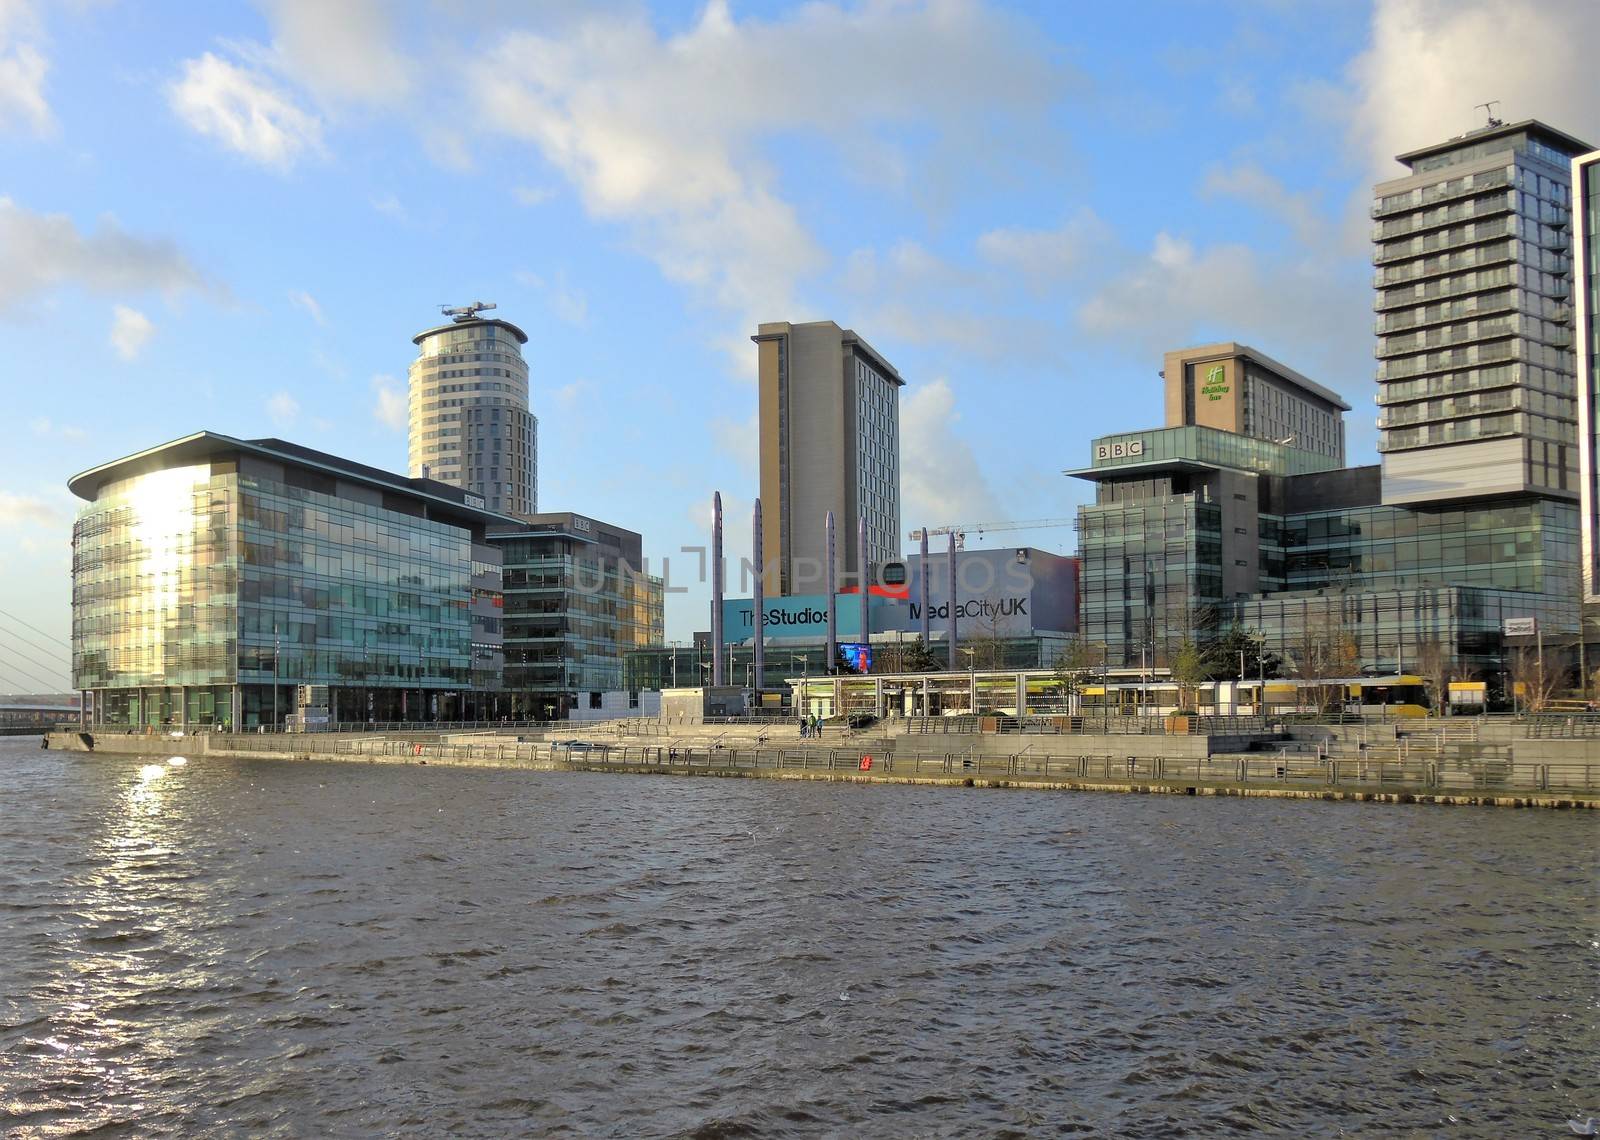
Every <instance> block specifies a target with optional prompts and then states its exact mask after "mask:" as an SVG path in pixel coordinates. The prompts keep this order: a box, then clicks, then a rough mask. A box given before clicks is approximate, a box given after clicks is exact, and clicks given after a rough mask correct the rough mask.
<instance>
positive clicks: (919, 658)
mask: <svg viewBox="0 0 1600 1140" xmlns="http://www.w3.org/2000/svg"><path fill="white" fill-rule="evenodd" d="M945 664H946V662H945V660H944V659H943V658H942V657H940V656H939V655H938V654H936V653H934V652H933V650H931V649H929V648H928V647H927V646H926V645H924V644H923V643H922V635H921V634H918V635H917V639H916V640H915V641H913V642H912V643H911V644H909V645H907V646H905V648H904V649H903V650H902V651H901V654H900V665H901V668H902V669H904V670H905V671H906V672H907V673H937V672H939V671H940V670H941V669H943V668H944V667H945Z"/></svg>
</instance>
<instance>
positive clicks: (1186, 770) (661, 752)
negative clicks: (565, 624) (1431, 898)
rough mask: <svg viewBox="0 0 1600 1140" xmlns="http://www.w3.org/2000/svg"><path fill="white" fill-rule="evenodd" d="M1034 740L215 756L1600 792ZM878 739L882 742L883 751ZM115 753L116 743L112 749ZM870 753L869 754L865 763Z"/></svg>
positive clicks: (292, 747) (1374, 751)
mask: <svg viewBox="0 0 1600 1140" xmlns="http://www.w3.org/2000/svg"><path fill="white" fill-rule="evenodd" d="M1041 744H1042V742H1040V741H1033V742H1031V743H1029V744H1027V745H1026V746H1025V747H1022V748H1020V749H1019V750H1017V751H1015V752H1013V753H1011V754H1009V755H983V754H980V753H979V752H978V746H977V743H976V742H974V743H973V745H972V746H971V747H970V748H968V749H967V750H966V751H964V752H957V751H935V750H916V751H912V752H894V751H891V750H889V749H888V747H887V742H886V741H879V742H876V744H868V745H866V746H860V747H854V748H850V747H837V746H835V747H823V746H821V743H820V742H818V743H816V744H812V745H810V746H793V747H791V746H784V745H777V746H775V745H773V744H770V743H763V742H756V741H750V740H747V739H746V740H735V741H732V742H729V743H722V742H720V741H712V742H708V741H705V740H704V739H700V740H694V741H688V742H684V743H678V742H664V743H661V744H639V743H627V744H609V743H603V742H598V743H597V742H584V743H581V744H579V745H577V746H573V745H569V744H566V743H551V742H548V741H520V740H516V739H508V738H504V737H500V736H497V735H486V736H485V737H484V738H483V740H482V741H481V742H480V741H476V740H474V741H465V742H464V741H449V742H447V741H444V740H437V739H435V740H414V739H396V738H382V737H375V736H370V735H364V734H363V735H352V736H334V735H331V734H328V735H324V734H317V733H312V734H304V733H292V734H291V733H282V734H272V735H261V734H257V733H234V734H221V733H218V734H213V735H212V738H211V739H210V740H209V741H208V746H209V748H210V750H211V751H212V753H213V754H218V755H227V754H235V755H247V756H248V755H252V754H258V753H260V754H265V753H277V754H282V753H285V752H289V753H292V754H294V755H297V756H328V757H330V758H331V757H339V758H341V759H353V758H357V757H371V758H373V759H378V758H386V759H394V760H400V759H404V760H411V761H417V762H426V761H429V760H439V761H444V762H454V763H466V764H474V763H477V764H490V765H504V766H516V767H543V768H550V767H560V768H568V769H574V770H600V771H612V770H618V771H622V770H633V771H649V770H658V769H659V770H669V771H670V770H675V769H698V770H702V771H707V772H723V771H726V772H739V771H753V770H764V769H772V770H792V771H798V772H809V771H831V772H845V771H856V772H871V773H876V774H883V775H893V776H913V777H915V776H934V775H938V776H948V777H957V778H972V779H979V778H982V779H1019V778H1020V779H1023V780H1038V781H1042V782H1052V781H1062V782H1072V781H1078V782H1090V783H1093V782H1108V783H1116V784H1125V783H1151V784H1165V785H1168V786H1175V787H1179V788H1184V789H1187V788H1189V787H1195V788H1199V787H1201V786H1224V785H1226V786H1235V785H1252V784H1254V785H1263V786H1273V787H1287V788H1301V789H1316V788H1328V789H1333V788H1341V789H1373V790H1394V791H1409V792H1418V793H1422V794H1427V793H1429V792H1445V793H1448V792H1452V791H1475V792H1506V793H1518V792H1523V793H1525V792H1556V793H1567V792H1571V793H1594V792H1600V762H1597V763H1588V762H1582V761H1573V762H1549V763H1545V762H1532V761H1517V760H1513V759H1511V757H1510V755H1509V749H1507V750H1505V754H1502V755H1484V756H1477V757H1473V758H1460V757H1449V756H1444V755H1442V754H1438V753H1436V752H1434V751H1433V750H1431V749H1430V748H1428V747H1425V746H1418V745H1416V744H1414V743H1413V741H1412V740H1411V739H1405V738H1402V739H1400V740H1398V741H1395V742H1393V743H1391V744H1388V745H1385V746H1382V747H1368V748H1366V749H1365V750H1364V751H1363V752H1361V753H1360V754H1359V755H1356V756H1337V757H1336V756H1332V755H1324V754H1322V752H1321V750H1320V749H1319V750H1318V752H1316V753H1314V754H1309V755H1308V754H1305V753H1298V752H1288V751H1285V752H1280V753H1276V754H1274V753H1251V754H1248V755H1232V756H1209V757H1159V756H1155V757H1152V756H1127V755H1118V754H1116V753H1105V754H1096V755H1088V756H1051V755H1047V754H1044V753H1043V752H1037V753H1036V751H1035V748H1036V746H1039V745H1041ZM879 746H883V747H882V750H881V751H877V750H874V749H877V748H878V747H879ZM106 750H107V751H114V750H115V749H114V746H111V747H109V748H107V749H106ZM869 760H870V763H869V762H868V761H869Z"/></svg>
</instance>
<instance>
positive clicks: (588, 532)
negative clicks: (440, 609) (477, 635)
mask: <svg viewBox="0 0 1600 1140" xmlns="http://www.w3.org/2000/svg"><path fill="white" fill-rule="evenodd" d="M489 541H490V542H491V543H493V544H494V545H495V547H496V548H497V550H498V551H499V552H500V553H501V555H502V561H503V567H504V589H505V653H506V657H505V662H506V664H505V681H504V684H505V692H506V702H507V707H508V711H509V713H510V715H513V716H516V717H519V718H525V719H533V720H556V719H565V718H566V717H567V716H568V715H569V714H570V713H571V712H572V711H573V710H574V709H599V708H601V707H602V702H603V694H605V693H607V692H617V691H620V690H622V689H623V688H625V687H626V684H627V680H626V678H625V676H624V669H623V659H624V655H625V654H627V653H629V652H630V651H633V650H637V649H641V648H643V647H645V646H651V645H660V644H661V643H662V641H663V640H664V633H665V630H664V609H663V605H664V600H665V599H664V586H663V582H662V580H661V579H660V578H658V577H653V576H651V575H649V574H647V573H645V572H644V570H645V563H644V553H643V540H642V539H641V538H640V536H639V535H638V534H637V533H635V532H633V531H630V530H626V529H624V528H622V527H618V526H613V525H612V524H610V523H605V522H601V521H599V520H598V519H593V518H589V517H587V516H585V515H577V514H572V513H569V512H561V513H552V514H543V515H536V516H533V517H531V518H530V519H529V520H528V521H527V523H526V525H524V526H521V527H519V528H517V529H516V530H511V531H499V532H496V533H493V534H491V535H490V536H489ZM634 691H637V689H636V688H635V690H634Z"/></svg>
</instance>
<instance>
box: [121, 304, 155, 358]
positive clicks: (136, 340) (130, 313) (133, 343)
mask: <svg viewBox="0 0 1600 1140" xmlns="http://www.w3.org/2000/svg"><path fill="white" fill-rule="evenodd" d="M155 332H156V326H155V325H153V324H151V323H150V318H149V317H147V316H145V315H144V314H143V313H141V312H140V311H139V310H138V309H130V308H129V307H128V306H126V305H117V306H114V307H113V308H112V310H111V347H112V348H114V349H116V350H117V355H118V356H120V357H122V359H124V360H132V359H134V358H135V357H136V356H138V355H139V353H140V352H142V351H144V346H145V345H146V344H148V343H149V341H150V338H151V337H152V336H154V335H155Z"/></svg>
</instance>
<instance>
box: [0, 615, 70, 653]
mask: <svg viewBox="0 0 1600 1140" xmlns="http://www.w3.org/2000/svg"><path fill="white" fill-rule="evenodd" d="M11 620H13V621H15V620H16V619H15V618H12V619H11ZM0 633H4V634H6V635H7V636H8V637H14V638H16V639H17V640H18V641H20V642H22V644H24V645H26V646H28V647H30V648H32V649H37V650H38V651H39V652H40V653H43V654H45V655H46V656H47V657H55V658H57V659H58V660H60V661H61V663H62V664H64V665H71V664H72V657H71V656H70V655H69V654H62V653H58V652H56V651H55V650H54V649H46V648H45V647H44V646H42V645H39V644H37V643H36V642H33V641H30V640H28V639H27V638H26V637H23V636H22V635H21V634H20V633H14V632H12V631H11V630H8V629H0ZM47 636H48V635H47Z"/></svg>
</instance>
